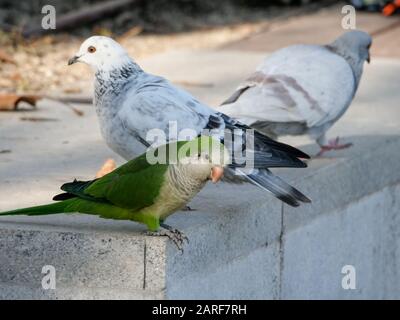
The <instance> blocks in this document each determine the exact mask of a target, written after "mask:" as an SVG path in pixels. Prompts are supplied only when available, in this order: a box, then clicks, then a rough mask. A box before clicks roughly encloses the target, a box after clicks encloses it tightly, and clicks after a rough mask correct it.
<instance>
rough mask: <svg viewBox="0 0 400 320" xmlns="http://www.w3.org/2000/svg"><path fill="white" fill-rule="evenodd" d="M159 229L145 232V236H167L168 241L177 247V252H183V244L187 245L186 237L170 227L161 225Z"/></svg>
mask: <svg viewBox="0 0 400 320" xmlns="http://www.w3.org/2000/svg"><path fill="white" fill-rule="evenodd" d="M160 226H161V228H160V229H159V230H158V231H146V235H148V236H167V237H168V238H169V239H170V240H172V241H173V242H174V243H175V245H176V246H177V248H178V250H180V251H182V252H183V244H184V242H185V241H186V242H188V243H189V239H188V237H187V236H186V235H185V234H184V233H183V232H181V231H179V230H178V229H175V228H172V227H171V226H169V225H167V224H164V223H161V224H160Z"/></svg>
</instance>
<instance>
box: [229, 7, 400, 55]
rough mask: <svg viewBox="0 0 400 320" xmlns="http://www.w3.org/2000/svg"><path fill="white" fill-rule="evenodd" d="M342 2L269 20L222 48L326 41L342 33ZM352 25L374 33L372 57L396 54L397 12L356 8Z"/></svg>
mask: <svg viewBox="0 0 400 320" xmlns="http://www.w3.org/2000/svg"><path fill="white" fill-rule="evenodd" d="M341 9H342V5H337V6H334V7H329V8H326V9H322V10H320V11H318V12H316V13H313V14H308V15H303V16H300V17H292V18H289V19H288V20H286V21H278V22H275V23H272V24H271V25H270V26H269V27H267V28H266V30H265V31H263V32H260V33H258V34H256V35H252V36H250V37H248V38H246V39H243V40H241V41H236V42H233V43H230V44H228V45H225V46H224V47H222V48H223V49H229V50H243V51H259V52H272V51H274V50H277V49H279V48H282V47H285V46H288V45H291V44H297V43H313V44H314V43H315V44H321V43H327V42H330V41H332V40H333V39H335V38H336V37H337V36H339V35H340V34H342V33H343V31H344V30H343V28H342V25H341V22H342V18H343V16H344V15H343V14H342V13H341ZM356 28H357V29H360V30H364V31H367V32H369V33H371V34H373V35H374V44H373V46H372V57H392V58H400V16H399V15H396V16H393V17H384V16H383V15H381V14H378V13H366V12H357V15H356Z"/></svg>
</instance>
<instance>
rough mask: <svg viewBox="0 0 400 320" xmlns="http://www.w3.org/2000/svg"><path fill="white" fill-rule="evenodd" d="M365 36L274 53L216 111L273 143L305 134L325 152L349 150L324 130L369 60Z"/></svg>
mask: <svg viewBox="0 0 400 320" xmlns="http://www.w3.org/2000/svg"><path fill="white" fill-rule="evenodd" d="M371 44H372V38H371V37H370V35H368V34H367V33H365V32H363V31H349V32H346V33H344V34H343V35H341V36H340V37H339V38H337V39H336V40H335V41H334V42H332V43H331V44H328V45H293V46H289V47H286V48H283V49H280V50H278V51H276V52H274V53H273V54H272V55H270V56H269V57H267V58H266V59H265V60H264V61H263V62H262V63H261V65H259V66H258V68H257V69H256V71H255V73H253V74H252V75H251V76H250V77H249V78H248V79H247V80H246V81H245V82H244V83H242V84H241V85H240V86H239V87H238V88H237V90H236V91H235V92H234V94H233V95H232V96H231V97H230V98H229V99H227V100H226V101H225V102H223V103H222V105H221V106H220V107H219V108H218V111H220V112H223V113H225V114H227V115H229V116H231V117H234V118H236V119H238V120H239V121H241V122H243V123H245V124H247V125H249V126H251V127H253V128H255V129H257V130H260V131H261V132H263V133H265V134H267V135H269V136H270V137H273V138H276V137H278V136H281V135H303V134H307V135H309V136H310V137H311V138H312V139H315V140H316V141H317V143H318V144H319V146H320V148H321V151H320V153H319V154H318V155H322V154H323V153H324V152H325V151H329V150H338V149H343V148H346V147H349V146H351V144H339V138H336V139H334V140H331V141H329V142H328V141H327V139H326V135H325V133H326V131H327V130H328V129H329V128H330V127H331V126H332V125H333V124H334V123H335V122H336V121H337V120H338V119H339V118H340V117H341V116H342V115H343V114H344V113H345V112H346V110H347V108H348V107H349V105H350V104H351V102H352V100H353V98H354V95H355V93H356V91H357V88H358V85H359V83H360V79H361V75H362V72H363V66H364V62H365V61H368V62H369V61H370V54H369V49H370V47H371Z"/></svg>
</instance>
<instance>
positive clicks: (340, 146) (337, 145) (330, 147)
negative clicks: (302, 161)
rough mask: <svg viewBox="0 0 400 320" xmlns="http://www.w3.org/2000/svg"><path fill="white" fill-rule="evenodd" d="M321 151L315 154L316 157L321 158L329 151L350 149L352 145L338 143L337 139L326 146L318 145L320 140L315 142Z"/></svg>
mask: <svg viewBox="0 0 400 320" xmlns="http://www.w3.org/2000/svg"><path fill="white" fill-rule="evenodd" d="M323 137H324V138H323V141H325V135H324V136H323ZM317 142H318V144H319V146H320V148H321V150H320V151H319V152H318V153H317V155H316V157H321V156H322V155H323V154H324V153H325V152H327V151H331V150H342V149H347V148H350V147H351V146H352V145H353V144H352V143H344V144H340V143H339V137H336V139H332V140H329V141H328V143H327V144H320V139H318V140H317Z"/></svg>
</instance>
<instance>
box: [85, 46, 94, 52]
mask: <svg viewBox="0 0 400 320" xmlns="http://www.w3.org/2000/svg"><path fill="white" fill-rule="evenodd" d="M87 51H88V52H90V53H94V52H96V48H95V47H93V46H90V47H89V48H87Z"/></svg>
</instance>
